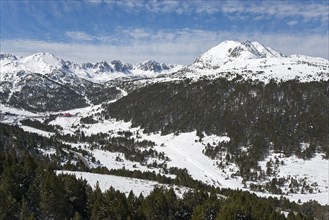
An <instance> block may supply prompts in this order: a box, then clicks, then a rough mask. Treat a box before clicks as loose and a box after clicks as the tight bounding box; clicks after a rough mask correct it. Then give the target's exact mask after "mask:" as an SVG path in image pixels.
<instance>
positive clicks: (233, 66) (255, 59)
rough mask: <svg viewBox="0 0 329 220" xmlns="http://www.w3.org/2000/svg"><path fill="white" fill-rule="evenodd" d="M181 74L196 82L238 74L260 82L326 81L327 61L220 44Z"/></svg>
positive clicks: (252, 46)
mask: <svg viewBox="0 0 329 220" xmlns="http://www.w3.org/2000/svg"><path fill="white" fill-rule="evenodd" d="M185 75H186V76H187V77H190V78H196V79H197V78H200V76H207V77H227V78H233V77H235V76H236V75H241V76H242V77H244V78H245V79H252V80H259V81H263V82H268V81H269V80H270V79H274V80H278V81H280V80H284V81H285V80H292V79H298V80H300V81H302V82H305V81H318V80H329V61H328V60H326V59H323V58H316V57H309V56H304V55H291V56H289V57H288V56H285V55H283V54H281V53H280V52H278V51H276V50H273V49H271V48H269V47H266V46H263V45H262V44H260V43H258V42H249V41H247V42H243V43H240V42H237V41H224V42H223V43H221V44H219V45H217V46H215V47H213V48H211V49H209V50H208V51H206V52H205V53H204V54H202V55H201V56H200V57H199V58H197V59H196V61H195V62H194V63H193V64H192V65H190V66H189V67H188V70H187V71H186V74H185Z"/></svg>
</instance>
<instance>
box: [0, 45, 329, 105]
mask: <svg viewBox="0 0 329 220" xmlns="http://www.w3.org/2000/svg"><path fill="white" fill-rule="evenodd" d="M328 70H329V62H328V60H326V59H323V58H315V57H309V56H304V55H292V56H286V55H283V54H282V53H280V52H278V51H276V50H274V49H271V48H269V47H266V46H263V45H262V44H260V43H258V42H249V41H246V42H236V41H224V42H222V43H220V44H219V45H217V46H215V47H213V48H211V49H209V50H208V51H206V52H205V53H204V54H202V55H201V56H200V57H198V58H197V59H196V60H195V62H194V63H192V64H190V65H187V66H183V65H176V64H171V65H168V64H164V63H159V62H156V61H153V60H147V61H145V62H142V63H138V64H136V65H132V64H129V63H122V62H121V61H119V60H114V61H112V62H109V63H108V62H106V61H102V62H97V63H83V64H81V65H80V64H77V63H74V62H71V61H64V60H63V59H60V58H58V57H56V56H54V55H53V54H51V53H46V52H42V53H36V54H33V55H30V56H26V57H22V58H18V57H16V56H14V55H11V54H0V74H1V81H0V102H1V103H4V104H9V105H13V106H16V107H23V108H27V109H29V110H35V111H39V110H41V111H45V110H54V111H57V110H60V109H69V108H73V107H82V106H87V105H89V104H97V103H100V102H102V101H110V100H113V99H116V98H118V97H120V96H122V89H123V90H124V92H123V93H125V92H130V91H132V90H134V89H136V88H140V87H143V86H144V85H148V84H152V83H155V82H163V81H177V80H184V79H192V80H198V79H200V78H209V79H214V78H218V77H220V78H223V77H224V78H227V79H233V78H235V77H237V76H240V77H242V78H243V79H251V80H254V81H262V82H265V83H268V82H269V81H270V80H276V81H286V80H293V79H296V80H298V81H301V82H308V81H321V80H322V81H323V80H324V81H326V80H328V79H329V73H328ZM68 98H69V99H72V100H78V102H72V103H66V100H67V99H68ZM37 100H39V101H37ZM42 100H44V101H42ZM47 100H48V101H47ZM46 103H48V104H46ZM73 103H75V104H73Z"/></svg>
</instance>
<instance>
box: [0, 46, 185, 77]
mask: <svg viewBox="0 0 329 220" xmlns="http://www.w3.org/2000/svg"><path fill="white" fill-rule="evenodd" d="M180 67H181V65H167V64H164V63H158V62H156V61H154V60H148V61H144V62H142V63H138V64H136V65H132V64H129V63H122V62H121V61H120V60H113V61H111V62H110V63H108V62H106V61H101V62H97V63H83V64H81V65H79V64H77V63H74V62H71V61H64V60H63V59H60V58H58V57H56V56H54V55H53V54H51V53H46V52H42V53H36V54H33V55H30V56H26V57H22V58H17V57H15V56H14V55H10V54H0V73H1V74H2V75H5V74H6V76H7V75H8V73H17V72H21V71H24V72H28V73H38V74H42V75H46V76H49V77H52V78H55V76H54V74H55V73H56V72H57V73H58V72H61V73H64V75H65V76H64V75H63V76H64V77H67V76H68V75H69V76H70V77H71V78H76V77H78V78H83V79H87V80H90V81H93V82H97V83H102V82H105V81H109V80H112V79H116V78H120V77H134V78H135V77H141V78H144V77H156V76H157V75H158V74H165V73H171V72H173V71H176V70H178V69H179V68H180ZM5 79H6V78H4V77H3V78H2V80H5ZM59 81H61V80H59Z"/></svg>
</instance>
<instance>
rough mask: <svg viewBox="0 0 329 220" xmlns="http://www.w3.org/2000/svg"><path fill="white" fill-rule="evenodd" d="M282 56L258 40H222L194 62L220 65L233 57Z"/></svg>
mask: <svg viewBox="0 0 329 220" xmlns="http://www.w3.org/2000/svg"><path fill="white" fill-rule="evenodd" d="M272 57H283V55H282V54H281V53H280V52H278V51H275V50H273V49H271V48H269V47H266V46H264V45H262V44H261V43H259V42H251V41H244V42H238V41H231V40H227V41H224V42H222V43H220V44H218V45H217V46H215V47H213V48H211V49H209V50H208V51H207V52H205V53H204V54H202V55H201V56H200V57H199V58H198V59H197V60H196V62H200V61H202V62H203V63H207V64H210V65H215V66H216V65H221V64H223V63H225V62H227V61H230V60H234V59H241V60H248V59H260V58H272Z"/></svg>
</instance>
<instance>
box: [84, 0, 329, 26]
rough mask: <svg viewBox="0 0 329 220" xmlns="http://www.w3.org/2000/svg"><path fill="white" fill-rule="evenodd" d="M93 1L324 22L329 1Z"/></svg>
mask: <svg viewBox="0 0 329 220" xmlns="http://www.w3.org/2000/svg"><path fill="white" fill-rule="evenodd" d="M86 1H87V2H92V3H103V4H104V3H106V4H108V5H116V6H119V7H121V8H122V9H124V10H127V11H132V10H134V11H145V10H147V11H149V12H153V13H177V14H191V13H204V14H210V15H211V14H214V13H222V14H227V15H228V16H232V14H235V15H237V17H239V15H241V14H244V15H245V16H249V17H251V18H254V17H255V16H257V17H258V18H260V16H261V17H262V18H263V19H266V18H268V19H269V18H271V17H275V18H281V19H283V18H287V17H291V16H298V17H301V18H303V19H304V21H309V20H311V19H319V20H321V21H323V22H326V21H328V10H329V3H328V2H327V1H309V2H307V3H306V2H305V1H298V0H295V1H289V0H276V1H274V0H268V1H257V2H256V3H255V1H243V0H241V1H238V0H218V1H214V0H193V1H173V0H152V1H135V0H122V1H113V0H86Z"/></svg>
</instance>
